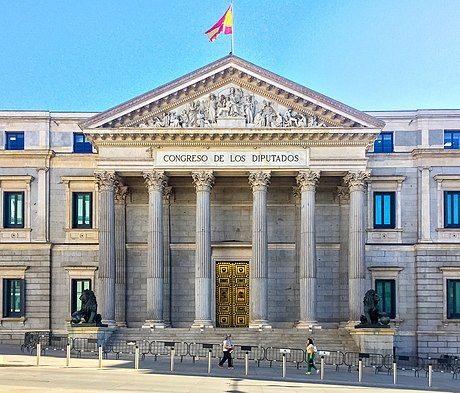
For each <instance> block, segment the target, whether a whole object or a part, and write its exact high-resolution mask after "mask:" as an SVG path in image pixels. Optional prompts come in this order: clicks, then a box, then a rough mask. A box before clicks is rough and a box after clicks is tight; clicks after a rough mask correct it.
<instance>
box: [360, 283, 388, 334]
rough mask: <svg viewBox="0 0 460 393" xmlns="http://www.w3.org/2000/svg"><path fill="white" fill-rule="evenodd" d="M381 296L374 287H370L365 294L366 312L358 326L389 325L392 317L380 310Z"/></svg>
mask: <svg viewBox="0 0 460 393" xmlns="http://www.w3.org/2000/svg"><path fill="white" fill-rule="evenodd" d="M379 302H380V296H379V295H378V293H377V292H376V291H375V290H374V289H369V290H368V291H367V292H366V294H365V295H364V300H363V304H364V314H363V315H361V323H360V324H359V325H357V326H388V324H389V323H390V318H389V317H388V315H387V314H386V313H384V312H381V311H380V310H379V307H378V306H379Z"/></svg>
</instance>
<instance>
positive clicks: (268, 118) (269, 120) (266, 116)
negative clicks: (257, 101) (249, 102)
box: [262, 101, 276, 127]
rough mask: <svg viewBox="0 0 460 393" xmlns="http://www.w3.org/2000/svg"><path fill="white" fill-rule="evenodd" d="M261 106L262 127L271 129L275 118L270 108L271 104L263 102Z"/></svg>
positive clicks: (274, 113)
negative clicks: (262, 106)
mask: <svg viewBox="0 0 460 393" xmlns="http://www.w3.org/2000/svg"><path fill="white" fill-rule="evenodd" d="M263 105H264V108H263V109H262V114H263V125H264V126H267V127H273V125H274V122H275V118H276V112H275V110H274V109H273V107H272V103H271V102H270V101H264V102H263Z"/></svg>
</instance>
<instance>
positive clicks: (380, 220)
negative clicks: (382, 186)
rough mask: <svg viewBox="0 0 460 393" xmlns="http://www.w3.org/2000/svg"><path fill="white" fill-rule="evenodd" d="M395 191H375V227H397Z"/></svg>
mask: <svg viewBox="0 0 460 393" xmlns="http://www.w3.org/2000/svg"><path fill="white" fill-rule="evenodd" d="M395 210H396V207H395V192H374V228H375V229H385V228H386V229H393V228H395Z"/></svg>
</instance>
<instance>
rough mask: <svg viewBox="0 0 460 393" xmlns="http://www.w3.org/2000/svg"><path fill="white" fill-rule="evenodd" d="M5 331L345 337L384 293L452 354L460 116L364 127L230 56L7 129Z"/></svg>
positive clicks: (398, 316) (416, 115) (459, 277)
mask: <svg viewBox="0 0 460 393" xmlns="http://www.w3.org/2000/svg"><path fill="white" fill-rule="evenodd" d="M0 139H1V144H0V145H1V149H2V150H0V168H1V169H0V198H1V199H2V200H1V203H0V209H2V212H1V214H0V217H1V218H0V220H1V225H0V275H1V280H0V285H1V286H2V289H1V290H0V296H2V300H1V302H0V304H1V307H2V315H1V326H0V333H1V334H3V337H4V338H10V337H13V336H15V335H16V336H18V335H20V334H22V333H23V332H24V331H28V330H52V331H57V332H59V331H65V329H66V324H67V322H66V321H67V320H68V319H69V316H70V314H71V312H72V311H73V310H75V309H78V307H79V300H78V296H79V294H80V293H81V291H82V290H83V289H85V288H91V289H93V290H94V291H95V292H96V293H97V296H98V304H99V310H100V312H101V314H102V316H103V318H104V320H105V321H106V322H107V323H109V324H110V325H113V326H115V325H116V326H124V327H128V328H133V329H136V328H141V327H149V328H150V327H155V328H157V327H163V326H165V327H172V328H178V327H180V328H184V327H197V328H203V327H205V328H206V327H211V326H212V327H226V328H233V327H234V328H237V327H240V328H244V327H250V328H251V327H256V328H258V329H260V328H270V327H273V328H285V329H291V328H294V327H296V328H305V327H307V328H308V327H310V326H315V325H320V326H323V328H331V329H332V328H337V327H339V326H345V325H347V324H348V325H350V323H352V322H353V321H358V320H359V317H360V314H361V312H362V310H361V309H362V298H363V295H364V293H365V291H366V290H367V289H369V288H375V289H376V290H377V292H378V293H379V294H380V295H381V297H382V301H381V303H382V304H381V306H382V308H383V309H384V310H385V311H386V312H388V313H389V314H390V316H391V318H392V326H393V327H395V328H396V338H395V343H396V346H397V347H398V349H399V350H400V351H404V352H406V353H412V354H415V353H418V354H426V353H437V352H443V353H460V340H458V336H459V333H460V244H459V240H458V239H459V236H460V222H459V218H460V212H459V210H460V200H459V198H460V153H459V152H460V150H458V148H459V140H460V110H414V111H392V112H373V113H365V112H361V111H358V110H355V109H353V108H350V107H348V106H346V105H344V104H342V103H340V102H337V101H335V100H333V99H331V98H328V97H326V96H323V95H321V94H319V93H317V92H315V91H312V90H310V89H308V88H305V87H303V86H300V85H298V84H296V83H294V82H291V81H289V80H287V79H284V78H282V77H280V76H278V75H275V74H273V73H271V72H269V71H267V70H264V69H262V68H260V67H258V66H255V65H253V64H251V63H249V62H247V61H245V60H242V59H240V58H238V57H236V56H231V55H230V56H227V57H225V58H223V59H220V60H218V61H216V62H214V63H211V64H209V65H207V66H205V67H203V68H201V69H199V70H197V71H194V72H192V73H190V74H187V75H185V76H183V77H181V78H179V79H177V80H175V81H173V82H171V83H168V84H166V85H164V86H161V87H159V88H157V89H154V90H152V91H150V92H148V93H146V94H144V95H141V96H139V97H136V98H134V99H132V100H130V101H128V102H126V103H123V104H121V105H119V106H117V107H115V108H112V109H110V110H108V111H106V112H103V113H70V112H66V113H56V112H53V113H51V112H38V111H37V112H25V111H4V112H0Z"/></svg>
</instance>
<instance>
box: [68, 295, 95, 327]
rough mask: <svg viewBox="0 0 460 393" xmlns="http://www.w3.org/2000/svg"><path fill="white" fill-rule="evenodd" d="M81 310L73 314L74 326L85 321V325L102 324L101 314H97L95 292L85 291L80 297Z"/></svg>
mask: <svg viewBox="0 0 460 393" xmlns="http://www.w3.org/2000/svg"><path fill="white" fill-rule="evenodd" d="M80 300H81V309H80V310H78V311H75V312H74V313H73V314H72V324H74V325H77V324H79V323H80V322H81V320H82V319H83V320H84V321H85V323H89V324H96V325H100V324H101V320H102V317H101V314H98V313H97V302H96V296H95V295H94V292H93V291H91V290H90V289H85V290H84V291H83V292H82V294H81V295H80Z"/></svg>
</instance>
